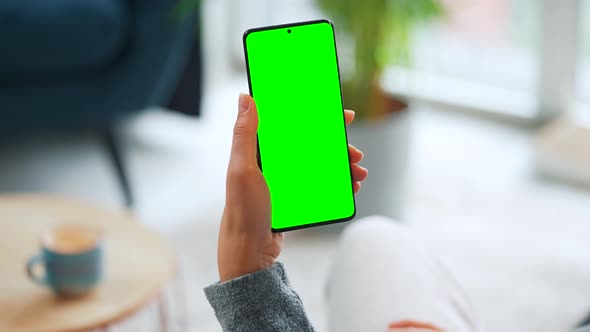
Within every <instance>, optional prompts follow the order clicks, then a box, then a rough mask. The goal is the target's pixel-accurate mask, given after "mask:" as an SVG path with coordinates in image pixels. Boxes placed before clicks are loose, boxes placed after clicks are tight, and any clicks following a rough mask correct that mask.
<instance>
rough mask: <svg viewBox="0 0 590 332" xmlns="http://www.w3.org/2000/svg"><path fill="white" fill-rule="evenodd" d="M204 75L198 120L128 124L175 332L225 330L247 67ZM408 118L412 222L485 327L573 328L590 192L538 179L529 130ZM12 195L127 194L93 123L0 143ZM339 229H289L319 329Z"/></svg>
mask: <svg viewBox="0 0 590 332" xmlns="http://www.w3.org/2000/svg"><path fill="white" fill-rule="evenodd" d="M208 3H209V4H208V6H209V7H211V8H209V10H219V8H217V7H215V6H217V5H214V4H212V2H208ZM206 43H207V44H208V45H209V46H210V47H208V51H207V52H209V53H208V59H209V60H208V61H209V62H208V68H218V67H217V64H216V61H220V60H219V59H216V58H215V56H214V55H215V54H217V53H219V52H221V51H223V45H221V44H219V43H216V41H215V38H213V37H211V36H208V37H206ZM216 52H217V53H216ZM207 80H208V82H207V89H206V91H205V100H204V105H203V109H204V116H203V117H202V118H201V119H199V120H194V119H188V118H184V117H182V116H179V115H174V114H172V113H168V112H165V111H162V110H158V109H152V110H146V112H145V113H143V114H142V115H141V116H139V117H138V118H135V119H133V120H131V121H129V122H128V123H126V124H125V125H123V126H122V128H121V130H120V133H121V138H122V142H123V147H124V150H125V153H126V159H127V161H128V165H129V171H130V174H131V181H132V183H133V187H134V192H135V194H136V197H137V207H136V210H135V212H136V214H137V216H138V218H140V219H141V220H142V222H144V223H145V224H147V225H149V226H150V227H153V228H155V229H157V230H158V231H160V232H162V234H164V235H165V236H167V237H169V238H170V239H171V240H172V242H173V243H174V245H175V246H176V248H177V250H178V252H179V255H180V260H181V263H182V264H181V274H180V278H181V279H182V280H181V281H178V280H177V282H176V283H177V284H178V282H181V283H182V285H183V286H182V287H183V289H184V293H185V295H186V297H185V301H186V303H185V309H186V308H188V309H186V310H184V311H182V312H178V313H177V314H176V315H174V314H173V315H172V316H171V320H172V322H170V324H172V325H173V326H175V327H176V329H171V330H178V331H219V330H220V328H219V327H218V324H217V322H216V320H215V317H214V315H213V312H212V310H211V309H210V307H209V306H208V304H207V303H206V300H205V298H204V295H203V292H202V287H203V286H205V285H207V284H209V283H211V282H213V281H215V279H216V265H215V250H216V239H217V227H218V222H219V217H220V214H221V210H222V207H223V198H224V180H225V167H226V164H227V157H228V149H229V144H230V138H231V137H230V135H231V127H232V125H233V120H234V117H235V112H236V104H237V94H238V93H239V92H241V91H242V92H243V91H247V86H246V82H245V80H244V75H242V74H239V75H231V74H230V71H229V70H228V69H223V70H221V69H220V72H215V73H214V74H213V73H212V72H211V69H209V75H208V78H207ZM411 122H412V138H411V147H410V151H411V156H410V160H409V165H410V167H409V170H410V171H409V173H408V174H407V178H408V182H409V190H408V193H407V204H406V213H405V217H404V218H403V220H402V222H404V223H405V224H407V225H408V226H409V227H413V228H415V229H417V230H418V232H420V233H421V234H422V235H423V238H422V240H423V241H424V244H425V245H428V246H430V247H432V248H433V249H434V251H435V252H436V253H437V254H438V255H439V256H440V257H441V258H442V260H443V261H444V262H445V263H446V264H447V265H448V266H449V268H450V269H451V270H452V271H453V272H454V274H455V275H456V277H457V279H459V281H460V282H461V284H462V285H463V286H464V288H465V290H466V292H467V294H468V295H469V296H470V298H471V300H472V302H473V304H474V306H475V308H476V310H477V311H478V315H479V319H480V320H481V322H482V325H483V326H485V328H486V330H487V331H505V332H522V331H538V332H554V331H566V330H567V329H568V328H569V327H571V326H572V325H573V324H574V323H575V322H576V321H577V320H578V319H579V318H581V317H582V316H583V315H584V314H585V313H586V312H587V311H590V298H589V297H588V296H587V294H590V283H588V280H590V191H588V190H586V189H583V188H576V187H573V186H568V185H564V184H561V183H556V182H551V181H549V180H545V179H543V178H541V177H539V176H537V175H536V173H535V170H534V166H533V163H532V145H533V144H532V143H533V139H534V134H533V133H532V132H531V131H530V130H528V129H524V128H519V127H512V126H508V125H505V124H501V123H496V122H490V121H485V120H482V119H477V118H473V117H467V116H465V115H461V114H460V113H454V112H448V111H443V110H439V109H437V108H435V107H432V106H428V105H416V106H415V107H414V108H413V109H412V121H411ZM15 191H16V192H21V191H43V192H54V193H59V194H63V195H67V196H72V197H75V198H77V199H82V200H87V201H91V202H94V203H96V204H99V205H103V206H105V207H108V208H121V201H122V199H121V193H120V191H119V188H118V186H117V184H116V181H115V178H114V175H113V173H112V169H111V167H110V164H109V162H108V158H107V156H106V153H105V151H104V148H103V147H102V146H101V144H100V142H99V140H98V139H97V137H95V135H93V133H90V132H81V133H69V134H67V135H66V134H63V135H51V136H39V137H30V138H26V139H19V140H15V141H5V142H2V143H1V145H0V192H15ZM337 237H338V234H337V233H327V234H326V233H319V232H313V231H302V232H294V233H290V234H289V235H288V237H287V247H286V249H285V251H284V254H283V255H282V258H281V260H283V261H284V262H285V263H286V266H287V269H288V271H289V275H290V278H291V279H292V283H293V285H294V287H295V288H296V289H297V290H298V291H299V293H300V294H301V297H302V298H303V301H304V303H305V304H306V308H307V311H308V313H309V315H310V317H311V319H312V320H313V322H314V324H315V325H316V326H317V328H318V331H326V329H327V325H326V322H325V319H324V316H323V314H324V307H323V306H324V304H323V301H322V288H323V285H322V283H323V281H324V278H325V274H326V271H327V268H328V266H329V262H330V257H331V253H332V252H333V250H334V248H335V244H336V241H337ZM172 287H177V286H174V285H173V286H172ZM149 310H153V309H149ZM135 326H138V325H135ZM113 330H114V331H123V330H124V328H123V327H120V328H114V329H113ZM131 330H133V329H131Z"/></svg>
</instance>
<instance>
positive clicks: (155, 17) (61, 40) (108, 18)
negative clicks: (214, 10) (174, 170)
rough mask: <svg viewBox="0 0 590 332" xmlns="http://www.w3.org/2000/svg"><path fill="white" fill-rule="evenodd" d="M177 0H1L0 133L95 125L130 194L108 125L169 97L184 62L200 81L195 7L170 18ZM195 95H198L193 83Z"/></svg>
mask: <svg viewBox="0 0 590 332" xmlns="http://www.w3.org/2000/svg"><path fill="white" fill-rule="evenodd" d="M177 2H178V1H177V0H85V1H77V0H51V1H45V0H28V1H22V0H3V1H2V2H0V131H1V133H2V136H3V137H6V136H9V135H14V134H17V133H27V132H30V131H39V130H48V129H49V130H54V129H96V130H97V131H100V132H101V133H102V134H103V136H104V137H105V142H106V143H107V146H108V147H109V149H110V150H111V153H112V156H113V160H114V163H115V166H116V168H117V171H118V173H119V177H120V180H121V182H122V184H123V187H124V190H125V191H126V193H125V194H126V196H128V197H127V199H128V203H130V202H131V194H130V189H129V184H128V182H127V179H126V176H125V172H124V167H123V164H122V162H121V156H120V154H119V152H118V149H117V145H116V144H115V141H114V136H113V131H112V128H113V127H114V126H116V124H117V123H118V122H119V121H120V120H121V119H122V118H124V117H126V116H129V115H131V114H133V113H136V112H138V111H141V110H143V109H145V108H146V107H148V106H156V105H159V106H167V105H170V104H171V103H172V104H174V103H173V102H172V101H171V98H172V97H173V96H175V95H178V92H176V91H177V90H178V83H179V82H184V83H185V84H186V78H185V79H181V78H182V76H183V74H184V71H185V68H186V66H187V64H189V65H191V66H192V67H193V68H191V70H192V71H195V70H197V71H198V72H197V73H189V74H190V75H189V76H188V77H191V76H192V77H193V78H195V79H197V80H199V82H193V84H192V86H193V87H196V89H198V88H200V53H199V52H200V46H199V45H198V39H195V37H196V36H198V30H197V26H198V22H197V15H196V14H195V15H193V16H190V17H185V18H183V19H179V18H176V17H174V15H173V9H174V7H175V6H176V4H177ZM195 45H196V46H195ZM195 52H196V53H197V54H196V55H195ZM191 55H192V57H194V56H197V57H198V58H197V59H196V60H195V59H194V58H192V59H191ZM195 65H196V66H197V68H196V69H195V68H194V66H195ZM195 75H196V76H195ZM185 90H186V88H185ZM180 96H185V97H186V93H184V94H180ZM194 96H195V98H196V100H197V101H198V100H199V96H200V91H198V90H195V91H194ZM196 104H198V102H197V103H196ZM196 104H195V103H193V105H196ZM181 111H184V112H185V113H191V112H194V113H197V112H198V109H197V107H195V109H194V110H188V111H187V110H181Z"/></svg>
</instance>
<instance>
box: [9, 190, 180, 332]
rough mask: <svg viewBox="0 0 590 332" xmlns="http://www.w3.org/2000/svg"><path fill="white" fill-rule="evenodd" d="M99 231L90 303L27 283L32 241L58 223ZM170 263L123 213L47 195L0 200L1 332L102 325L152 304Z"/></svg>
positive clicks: (164, 249) (160, 243) (165, 250)
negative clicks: (100, 262) (100, 268)
mask: <svg viewBox="0 0 590 332" xmlns="http://www.w3.org/2000/svg"><path fill="white" fill-rule="evenodd" d="M64 222H68V223H72V222H76V223H82V224H89V225H93V226H98V227H100V228H101V229H102V230H103V231H104V232H105V250H106V251H105V253H106V255H105V279H104V281H103V282H102V283H101V285H100V286H99V288H98V289H97V290H96V291H94V292H93V293H92V294H90V295H89V296H86V297H84V298H80V299H76V300H61V299H58V298H56V297H55V296H54V295H53V294H52V293H51V292H50V291H49V290H48V289H44V288H43V287H40V286H38V285H36V284H34V283H33V282H32V281H30V280H29V279H28V277H27V275H26V273H25V268H24V266H25V262H26V260H27V258H28V257H29V256H31V255H33V254H35V253H36V252H37V251H38V250H39V242H38V236H39V234H40V233H41V232H42V231H43V230H45V229H47V228H50V227H52V226H55V225H57V224H60V223H64ZM174 270H175V257H174V254H173V251H172V250H171V248H170V247H169V245H168V244H167V243H166V242H165V241H164V240H163V239H162V238H161V237H160V236H159V235H158V234H156V233H154V232H151V231H150V230H148V229H147V228H146V227H145V226H143V225H142V224H140V223H138V222H137V221H136V220H134V218H133V217H132V216H131V215H130V214H127V213H123V212H118V213H117V212H111V211H107V210H104V209H101V208H97V207H93V206H90V205H88V204H83V203H79V202H75V201H71V200H67V199H62V198H56V197H52V196H49V195H14V196H0V308H2V309H1V310H0V331H11V332H21V331H22V332H25V331H26V332H70V331H85V330H89V329H94V328H101V327H105V326H109V325H110V324H112V323H114V322H117V321H119V320H121V319H123V318H125V317H127V316H130V315H132V314H134V313H135V312H136V311H137V310H139V309H140V308H142V307H144V305H146V304H148V303H149V302H151V301H152V300H153V299H154V298H155V297H156V296H157V295H158V294H159V293H160V291H161V290H162V288H163V287H164V286H165V284H166V283H167V282H168V281H169V280H170V279H171V278H172V276H173V274H174Z"/></svg>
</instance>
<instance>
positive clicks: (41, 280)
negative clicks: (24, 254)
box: [27, 254, 47, 286]
mask: <svg viewBox="0 0 590 332" xmlns="http://www.w3.org/2000/svg"><path fill="white" fill-rule="evenodd" d="M44 263H45V260H44V259H43V257H42V256H41V255H39V254H37V255H35V256H33V257H31V258H29V260H28V261H27V275H28V276H29V279H31V280H33V281H34V282H36V283H38V284H40V285H43V286H47V278H46V276H45V275H43V276H39V275H37V274H36V273H35V271H34V270H35V266H37V265H39V264H44Z"/></svg>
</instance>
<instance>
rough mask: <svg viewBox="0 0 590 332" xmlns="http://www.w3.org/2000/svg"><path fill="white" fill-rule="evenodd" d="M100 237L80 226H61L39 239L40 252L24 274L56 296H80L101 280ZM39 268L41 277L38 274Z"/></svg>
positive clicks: (101, 248)
mask: <svg viewBox="0 0 590 332" xmlns="http://www.w3.org/2000/svg"><path fill="white" fill-rule="evenodd" d="M102 260H103V245H102V240H101V236H100V233H99V232H97V231H95V230H93V229H90V228H85V227H82V226H71V225H69V226H61V227H59V228H56V229H54V230H51V231H49V232H47V233H45V234H44V235H42V236H41V252H40V253H39V254H36V255H34V256H32V257H31V258H29V260H28V262H27V274H28V275H29V278H30V279H31V280H33V281H35V282H37V283H38V284H40V285H43V286H45V287H49V288H50V289H52V290H53V292H54V293H55V294H57V295H59V296H68V297H71V296H80V295H84V294H86V293H88V292H89V291H90V290H92V289H94V288H95V287H96V285H98V283H99V282H100V280H101V279H102V274H103V271H102ZM38 266H42V267H43V270H44V273H43V274H39V273H37V271H38V268H37V267H38Z"/></svg>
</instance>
